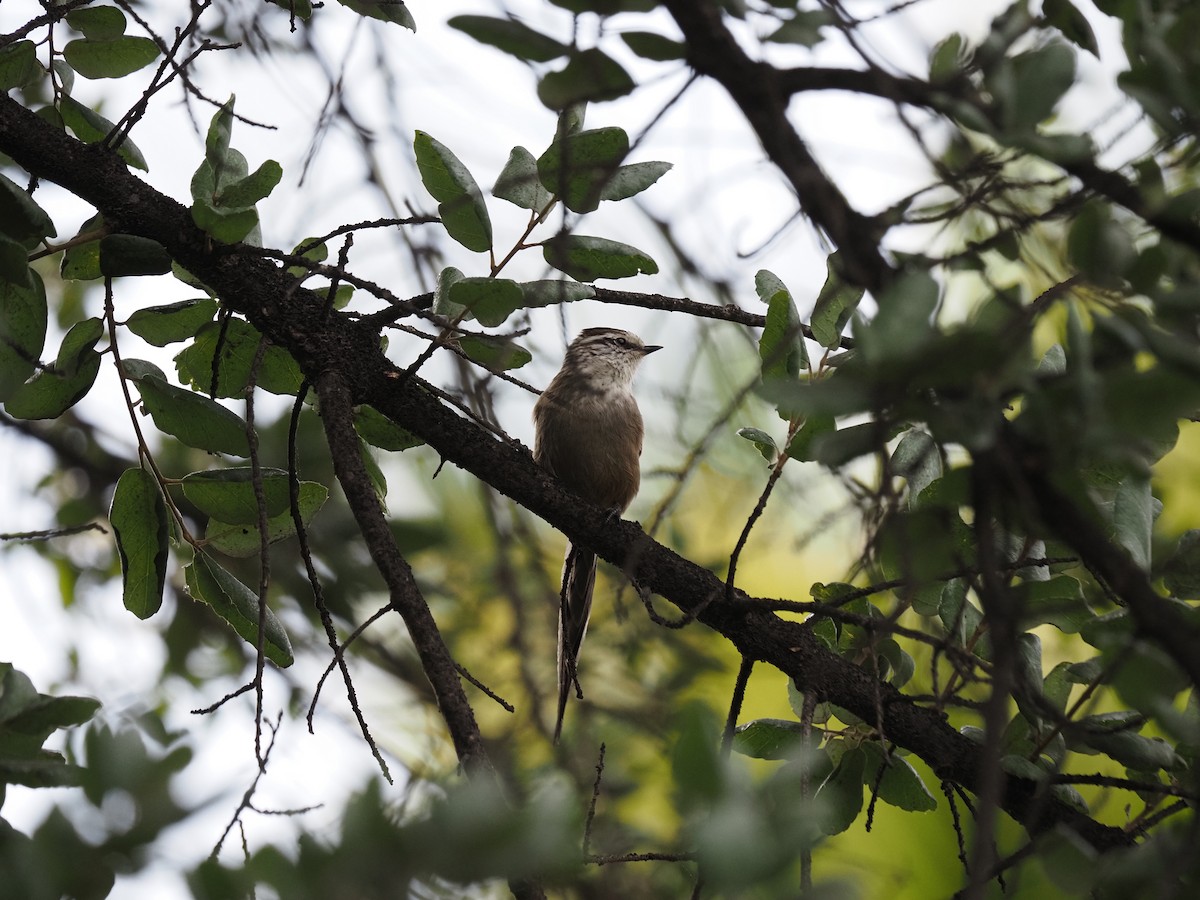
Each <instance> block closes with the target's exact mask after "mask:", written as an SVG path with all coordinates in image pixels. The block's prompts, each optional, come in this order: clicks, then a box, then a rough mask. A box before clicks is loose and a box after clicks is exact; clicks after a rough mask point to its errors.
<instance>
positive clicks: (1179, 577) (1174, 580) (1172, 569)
mask: <svg viewBox="0 0 1200 900" xmlns="http://www.w3.org/2000/svg"><path fill="white" fill-rule="evenodd" d="M1163 584H1165V585H1166V588H1167V590H1168V591H1170V592H1171V595H1172V596H1173V597H1177V598H1178V599H1180V600H1200V531H1198V530H1196V529H1192V530H1190V531H1185V532H1184V533H1183V534H1182V535H1180V537H1179V543H1178V544H1176V545H1175V552H1174V553H1172V554H1171V557H1170V558H1169V559H1168V560H1167V562H1166V565H1165V566H1163Z"/></svg>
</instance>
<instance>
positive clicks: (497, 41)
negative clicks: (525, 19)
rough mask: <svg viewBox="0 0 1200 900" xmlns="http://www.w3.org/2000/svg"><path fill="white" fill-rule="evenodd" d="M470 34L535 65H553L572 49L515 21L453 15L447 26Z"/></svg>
mask: <svg viewBox="0 0 1200 900" xmlns="http://www.w3.org/2000/svg"><path fill="white" fill-rule="evenodd" d="M446 24H447V25H449V26H450V27H451V28H457V29H458V30H459V31H461V32H463V33H464V34H468V35H470V36H471V37H473V38H475V40H477V41H479V43H481V44H488V45H490V46H492V47H495V48H496V49H498V50H503V51H504V52H505V53H509V54H512V55H513V56H515V57H517V58H518V59H527V60H530V61H531V62H550V61H551V60H553V59H558V57H560V56H566V55H567V53H569V52H570V49H571V48H570V47H568V46H567V45H566V44H563V43H561V42H559V41H556V40H555V39H554V38H552V37H548V36H547V35H544V34H542V33H541V32H540V31H534V30H533V29H532V28H530V27H529V26H528V25H524V24H522V23H521V22H518V21H516V20H514V19H497V18H493V17H492V16H453V17H451V18H450V20H449V21H447V23H446Z"/></svg>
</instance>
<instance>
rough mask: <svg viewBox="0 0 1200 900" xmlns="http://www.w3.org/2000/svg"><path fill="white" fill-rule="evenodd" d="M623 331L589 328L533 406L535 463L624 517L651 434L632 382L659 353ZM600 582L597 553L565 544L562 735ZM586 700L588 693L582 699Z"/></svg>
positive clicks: (560, 697) (556, 729) (561, 607)
mask: <svg viewBox="0 0 1200 900" xmlns="http://www.w3.org/2000/svg"><path fill="white" fill-rule="evenodd" d="M661 349H662V347H661V346H660V345H657V344H646V343H643V341H642V339H641V338H639V337H638V336H637V335H635V334H632V333H631V332H628V331H623V330H621V329H619V328H585V329H583V331H581V332H580V333H579V334H578V335H577V336H576V338H575V340H573V341H572V342H571V344H570V345H569V346H568V347H567V352H566V355H565V357H564V359H563V364H562V368H560V369H559V370H558V374H556V375H555V376H554V378H553V379H552V380H551V381H550V384H549V385H548V386H547V388H546V390H545V391H544V392H543V393H542V395H541V397H540V398H538V401H537V403H536V404H535V405H534V407H533V422H534V435H535V440H534V450H533V456H534V459H535V460H536V462H537V463H538V464H539V465H541V466H542V467H543V468H544V469H546V470H547V471H549V472H550V473H552V474H553V475H554V476H556V477H557V478H558V479H559V480H560V481H561V482H562V483H563V484H564V485H566V487H567V488H569V489H570V490H571V491H572V492H573V493H575V494H577V495H578V496H580V497H582V498H583V499H584V500H587V501H589V502H590V503H594V504H596V505H597V506H602V507H604V508H606V509H609V510H611V511H612V513H613V514H614V515H619V514H620V513H623V512H624V511H625V510H626V508H628V506H629V504H630V503H631V502H632V501H633V498H634V496H635V495H636V494H637V492H638V487H639V486H640V484H641V466H640V458H641V455H642V439H643V436H644V433H645V429H644V426H643V424H642V414H641V411H640V410H639V409H638V405H637V401H636V400H635V399H634V396H633V391H632V386H633V377H634V374H635V373H636V372H637V369H638V366H639V365H640V364H641V362H642V360H644V359H645V358H646V357H647V356H648V355H650V354H651V353H653V352H655V351H656V350H661ZM595 583H596V554H595V553H593V552H592V551H591V550H589V549H588V548H586V547H580V546H578V545H577V544H574V543H570V544H568V545H567V555H566V559H565V561H564V563H563V578H562V589H561V591H560V595H559V615H558V713H557V717H556V719H555V723H554V742H555V743H558V739H559V736H560V734H561V733H562V725H563V714H564V713H565V711H566V708H567V696H568V694H569V693H570V691H571V686H572V685H576V686H578V683H579V682H578V678H577V675H576V665H577V663H578V660H579V648H580V646H581V645H582V644H583V637H584V634H585V633H586V632H587V625H588V616H589V615H590V613H591V609H592V590H593V588H594V587H595ZM581 696H582V694H581Z"/></svg>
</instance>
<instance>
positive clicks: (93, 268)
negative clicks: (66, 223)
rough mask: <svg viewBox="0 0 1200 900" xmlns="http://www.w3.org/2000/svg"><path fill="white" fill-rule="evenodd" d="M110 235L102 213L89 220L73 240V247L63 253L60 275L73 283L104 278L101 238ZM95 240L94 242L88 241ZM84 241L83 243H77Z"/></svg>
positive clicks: (81, 226) (80, 227)
mask: <svg viewBox="0 0 1200 900" xmlns="http://www.w3.org/2000/svg"><path fill="white" fill-rule="evenodd" d="M106 234H108V226H107V225H106V224H105V223H104V216H103V215H102V214H100V213H96V215H94V216H92V217H91V218H90V219H87V220H86V221H85V222H84V223H83V224H82V225H80V226H79V231H78V232H77V233H76V234H75V236H74V237H73V238H72V239H71V246H69V247H67V249H66V251H65V252H64V253H63V258H62V264H61V265H60V266H59V274H60V275H62V277H63V278H67V279H70V280H72V281H93V280H95V279H97V278H103V277H104V276H103V273H101V271H100V238H102V237H104V236H105V235H106ZM87 238H94V240H86V239H87ZM77 241H83V243H76V242H77Z"/></svg>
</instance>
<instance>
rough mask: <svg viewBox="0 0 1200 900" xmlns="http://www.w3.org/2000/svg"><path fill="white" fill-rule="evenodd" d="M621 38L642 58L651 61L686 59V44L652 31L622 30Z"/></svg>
mask: <svg viewBox="0 0 1200 900" xmlns="http://www.w3.org/2000/svg"><path fill="white" fill-rule="evenodd" d="M621 40H623V41H624V42H625V45H626V46H627V47H629V49H630V50H632V51H633V52H634V53H636V54H637V55H638V56H640V57H641V58H642V59H649V60H652V61H653V62H672V61H674V60H678V59H687V44H684V43H682V42H681V41H675V40H672V39H671V38H669V37H663V36H662V35H661V34H655V33H654V32H652V31H622V32H621Z"/></svg>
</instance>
